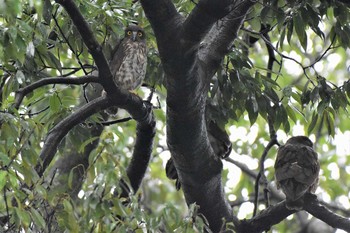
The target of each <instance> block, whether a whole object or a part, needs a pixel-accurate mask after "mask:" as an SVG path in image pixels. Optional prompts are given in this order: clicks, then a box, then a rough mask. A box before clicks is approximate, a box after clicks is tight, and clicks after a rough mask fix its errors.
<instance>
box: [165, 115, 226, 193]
mask: <svg viewBox="0 0 350 233" xmlns="http://www.w3.org/2000/svg"><path fill="white" fill-rule="evenodd" d="M207 131H208V138H209V142H210V145H211V146H212V148H213V150H214V153H215V155H216V156H218V157H219V158H221V159H224V158H227V157H228V156H229V155H230V153H231V151H232V144H231V142H230V138H229V136H228V135H227V132H226V131H224V130H222V129H220V128H219V126H218V125H217V124H216V123H215V122H214V121H209V122H207ZM165 172H166V176H167V177H168V178H169V179H172V180H176V182H175V186H176V189H177V190H179V189H180V187H181V184H180V182H179V177H178V175H177V171H176V169H175V165H174V161H173V159H172V158H170V159H169V160H168V162H167V163H166V167H165Z"/></svg>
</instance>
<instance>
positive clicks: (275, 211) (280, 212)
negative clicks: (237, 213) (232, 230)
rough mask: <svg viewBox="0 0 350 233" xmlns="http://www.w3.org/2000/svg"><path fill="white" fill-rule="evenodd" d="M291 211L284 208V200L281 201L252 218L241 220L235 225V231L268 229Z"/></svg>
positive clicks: (250, 231) (261, 230)
mask: <svg viewBox="0 0 350 233" xmlns="http://www.w3.org/2000/svg"><path fill="white" fill-rule="evenodd" d="M293 213H294V211H292V210H288V209H287V208H286V206H285V201H282V202H280V203H278V204H276V205H274V206H270V207H269V208H267V209H265V210H263V211H262V212H260V213H259V214H258V215H257V216H256V217H254V218H252V219H249V220H242V221H241V223H240V224H239V225H237V226H236V232H238V233H247V232H249V233H260V232H263V231H268V230H269V229H270V228H271V226H273V225H275V224H277V223H279V222H281V221H283V220H284V219H285V218H287V217H288V216H289V215H291V214H293Z"/></svg>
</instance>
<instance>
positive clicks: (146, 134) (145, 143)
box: [121, 102, 156, 197]
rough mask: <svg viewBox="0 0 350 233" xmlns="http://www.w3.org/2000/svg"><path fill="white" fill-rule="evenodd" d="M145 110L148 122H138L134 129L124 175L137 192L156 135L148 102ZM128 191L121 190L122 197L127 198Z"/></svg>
mask: <svg viewBox="0 0 350 233" xmlns="http://www.w3.org/2000/svg"><path fill="white" fill-rule="evenodd" d="M146 103H147V104H146V105H147V109H148V111H150V113H151V114H150V116H151V120H150V122H138V123H137V127H136V143H135V146H134V152H133V155H132V159H131V161H130V163H129V165H128V168H127V170H126V174H127V176H128V178H129V180H130V184H131V187H132V189H133V191H134V192H137V190H138V189H139V187H140V185H141V181H142V179H143V177H144V175H145V173H146V169H147V167H148V163H149V160H150V158H151V154H152V148H153V139H154V136H155V134H156V132H155V127H156V122H155V120H154V115H153V112H152V105H151V104H150V103H148V102H146ZM125 187H127V186H125ZM129 191H130V190H127V189H123V193H122V194H121V196H122V197H127V196H128V193H129Z"/></svg>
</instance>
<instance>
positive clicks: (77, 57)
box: [52, 15, 88, 75]
mask: <svg viewBox="0 0 350 233" xmlns="http://www.w3.org/2000/svg"><path fill="white" fill-rule="evenodd" d="M52 18H53V20H54V21H55V24H56V26H57V28H58V30H59V31H60V33H61V35H62V37H63V39H64V40H65V42H66V43H67V45H68V47H69V49H70V50H71V51H72V53H73V54H74V55H75V58H76V59H77V61H78V64H79V65H80V67H81V69H82V70H83V71H84V74H85V75H87V74H88V73H87V71H86V70H85V69H84V65H83V63H82V62H81V61H80V58H79V54H77V53H76V51H74V49H73V46H72V45H71V44H70V43H69V40H68V38H67V37H66V36H65V35H64V33H63V31H62V29H61V27H60V25H59V24H58V22H57V19H56V17H55V15H52ZM83 48H84V47H83Z"/></svg>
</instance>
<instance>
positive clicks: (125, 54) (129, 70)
mask: <svg viewBox="0 0 350 233" xmlns="http://www.w3.org/2000/svg"><path fill="white" fill-rule="evenodd" d="M146 66H147V48H146V35H145V32H144V30H143V29H142V28H141V27H139V26H137V25H129V26H128V27H127V28H126V29H125V36H124V38H123V39H122V41H121V42H120V44H119V46H118V47H117V49H116V52H115V53H114V55H113V57H112V59H111V61H110V67H111V71H112V74H113V78H114V82H115V83H116V84H117V85H118V86H119V87H121V88H123V89H126V90H129V91H132V90H135V89H136V88H138V87H139V86H140V85H141V84H142V81H143V79H144V78H145V74H146Z"/></svg>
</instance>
